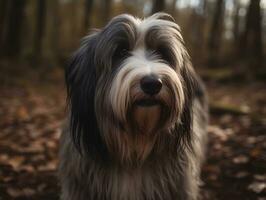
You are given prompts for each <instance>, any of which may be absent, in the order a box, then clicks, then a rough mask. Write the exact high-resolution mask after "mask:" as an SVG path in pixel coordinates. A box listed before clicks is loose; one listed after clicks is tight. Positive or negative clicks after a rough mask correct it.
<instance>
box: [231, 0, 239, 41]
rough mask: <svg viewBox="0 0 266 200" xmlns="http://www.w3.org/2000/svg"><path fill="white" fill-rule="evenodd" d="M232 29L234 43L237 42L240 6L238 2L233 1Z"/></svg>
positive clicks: (236, 0) (237, 0)
mask: <svg viewBox="0 0 266 200" xmlns="http://www.w3.org/2000/svg"><path fill="white" fill-rule="evenodd" d="M234 7H235V10H234V15H233V17H234V19H233V21H234V29H233V33H234V39H235V41H236V42H238V41H239V10H240V4H239V0H234Z"/></svg>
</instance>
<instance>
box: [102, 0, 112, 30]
mask: <svg viewBox="0 0 266 200" xmlns="http://www.w3.org/2000/svg"><path fill="white" fill-rule="evenodd" d="M102 4H103V11H102V17H103V18H102V22H103V25H104V24H106V23H107V22H108V20H109V19H110V16H111V10H112V0H102Z"/></svg>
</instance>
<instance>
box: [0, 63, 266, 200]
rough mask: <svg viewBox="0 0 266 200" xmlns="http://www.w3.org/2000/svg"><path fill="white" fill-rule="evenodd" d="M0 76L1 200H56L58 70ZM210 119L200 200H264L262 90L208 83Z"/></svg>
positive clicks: (60, 116) (247, 84)
mask: <svg viewBox="0 0 266 200" xmlns="http://www.w3.org/2000/svg"><path fill="white" fill-rule="evenodd" d="M50 71H52V72H49V73H47V72H46V71H43V72H40V71H36V70H32V71H31V72H27V73H26V72H25V71H22V70H21V71H17V70H7V71H6V70H5V72H2V73H1V71H0V119H1V120H0V200H11V199H15V200H30V199H34V200H47V199H49V200H56V199H57V200H58V199H59V186H58V185H59V184H58V180H57V178H56V168H57V164H58V160H57V158H58V156H57V155H58V139H59V136H60V130H61V126H62V122H63V120H64V117H65V115H66V107H65V103H66V101H65V97H66V95H65V87H64V80H63V73H62V69H60V68H58V69H54V70H50ZM206 85H207V88H208V93H209V99H210V102H211V109H210V111H211V116H210V125H209V138H210V139H209V148H208V152H207V161H206V164H205V165H204V167H203V171H202V179H203V183H202V192H201V193H202V196H203V199H204V200H215V199H217V200H253V199H254V200H266V87H265V82H258V81H237V82H235V81H217V80H212V79H211V78H208V80H206Z"/></svg>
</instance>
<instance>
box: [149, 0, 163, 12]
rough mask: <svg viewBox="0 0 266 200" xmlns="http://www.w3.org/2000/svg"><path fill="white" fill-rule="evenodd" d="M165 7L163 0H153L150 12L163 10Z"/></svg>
mask: <svg viewBox="0 0 266 200" xmlns="http://www.w3.org/2000/svg"><path fill="white" fill-rule="evenodd" d="M164 9H165V0H153V4H152V14H154V13H156V12H160V11H163V10H164Z"/></svg>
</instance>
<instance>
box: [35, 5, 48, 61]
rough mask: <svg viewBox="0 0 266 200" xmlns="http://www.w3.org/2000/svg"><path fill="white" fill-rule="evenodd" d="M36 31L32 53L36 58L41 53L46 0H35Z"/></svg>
mask: <svg viewBox="0 0 266 200" xmlns="http://www.w3.org/2000/svg"><path fill="white" fill-rule="evenodd" d="M36 11H37V12H36V33H35V39H34V53H35V57H36V59H39V58H40V56H41V54H42V39H43V35H44V28H45V22H46V20H45V14H46V0H37V6H36Z"/></svg>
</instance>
